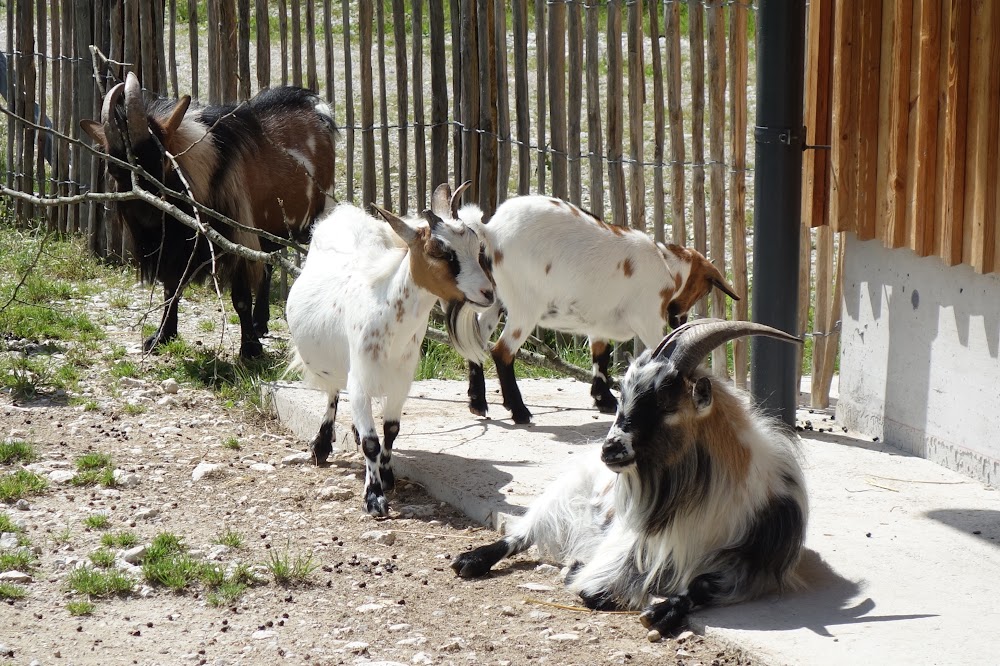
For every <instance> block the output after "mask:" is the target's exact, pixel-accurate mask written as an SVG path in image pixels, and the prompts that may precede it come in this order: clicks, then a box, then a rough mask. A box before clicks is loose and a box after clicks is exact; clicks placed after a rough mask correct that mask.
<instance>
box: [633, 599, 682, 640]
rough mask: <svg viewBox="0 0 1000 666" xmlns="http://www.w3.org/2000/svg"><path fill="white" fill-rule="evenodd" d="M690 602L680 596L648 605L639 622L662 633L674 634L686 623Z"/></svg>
mask: <svg viewBox="0 0 1000 666" xmlns="http://www.w3.org/2000/svg"><path fill="white" fill-rule="evenodd" d="M690 609H691V608H690V603H686V602H685V600H684V599H682V598H680V597H670V598H669V599H667V600H666V601H661V602H660V603H657V604H653V605H652V606H648V607H647V608H646V610H644V611H642V613H641V614H640V615H639V622H641V623H642V626H644V627H645V628H646V629H656V630H657V631H658V632H660V633H661V634H664V635H666V634H674V633H676V632H677V630H678V629H680V628H681V627H682V626H683V625H684V621H685V620H686V619H687V614H688V611H690Z"/></svg>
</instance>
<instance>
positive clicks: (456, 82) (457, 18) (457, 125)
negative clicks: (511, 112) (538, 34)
mask: <svg viewBox="0 0 1000 666" xmlns="http://www.w3.org/2000/svg"><path fill="white" fill-rule="evenodd" d="M448 5H449V7H450V8H451V101H452V106H451V119H452V127H453V130H452V133H451V143H452V154H453V156H454V162H453V163H452V173H454V175H455V180H456V181H457V182H459V183H460V182H462V181H463V180H464V179H465V177H466V176H465V175H464V174H463V167H462V165H463V161H464V157H463V153H462V150H463V149H464V145H463V140H462V139H463V135H464V129H463V127H462V100H463V97H462V89H463V87H464V83H465V82H464V80H463V74H464V69H463V64H464V61H463V49H464V48H465V45H464V43H463V40H462V2H461V1H460V0H454V1H453V2H449V3H448ZM449 180H450V179H449ZM437 185H440V183H437V184H435V185H433V186H434V187H437Z"/></svg>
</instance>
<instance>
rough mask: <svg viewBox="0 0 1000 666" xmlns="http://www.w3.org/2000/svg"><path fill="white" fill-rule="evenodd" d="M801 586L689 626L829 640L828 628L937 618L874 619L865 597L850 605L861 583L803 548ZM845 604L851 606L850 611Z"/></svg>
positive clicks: (711, 612)
mask: <svg viewBox="0 0 1000 666" xmlns="http://www.w3.org/2000/svg"><path fill="white" fill-rule="evenodd" d="M798 573H799V575H800V576H801V578H802V580H803V583H804V586H803V588H802V589H800V590H797V591H791V592H786V593H785V594H782V595H780V596H771V597H767V598H764V599H758V600H756V601H750V602H747V603H744V604H737V605H735V606H728V607H724V608H718V609H710V610H707V611H704V612H702V613H698V614H697V616H696V617H695V618H694V619H693V622H692V624H693V625H694V626H695V628H696V629H698V630H703V626H699V625H709V626H715V627H725V628H729V629H749V630H756V631H790V630H795V629H808V630H810V631H812V632H814V633H815V634H817V635H819V636H829V637H832V636H833V634H831V633H830V627H835V626H838V625H849V624H864V623H869V622H899V621H903V620H919V619H922V618H929V617H937V615H936V614H931V613H914V614H907V615H874V614H872V611H874V610H875V606H876V604H875V601H874V600H873V599H871V598H870V597H866V598H865V599H863V600H861V601H857V602H854V603H852V600H854V599H855V598H856V597H857V596H858V595H859V594H860V593H861V592H862V590H863V583H862V582H855V581H852V580H849V579H847V578H844V577H843V576H841V575H840V574H838V573H837V572H836V571H834V570H833V568H832V567H830V565H829V564H827V563H826V562H825V561H824V560H823V558H822V557H821V556H820V555H819V554H818V553H817V552H816V551H814V550H810V549H808V548H806V549H805V550H804V552H803V554H802V561H801V562H800V564H799V570H798ZM849 604H850V605H849Z"/></svg>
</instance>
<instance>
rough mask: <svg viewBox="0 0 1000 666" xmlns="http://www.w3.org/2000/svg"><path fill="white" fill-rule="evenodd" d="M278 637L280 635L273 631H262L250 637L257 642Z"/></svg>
mask: <svg viewBox="0 0 1000 666" xmlns="http://www.w3.org/2000/svg"><path fill="white" fill-rule="evenodd" d="M277 635H278V632H277V631H272V630H270V629H261V630H259V631H255V632H253V634H251V635H250V638H252V639H254V640H255V641H262V640H265V639H267V638H274V637H275V636H277Z"/></svg>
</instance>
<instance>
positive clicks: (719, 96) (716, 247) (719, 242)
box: [707, 0, 729, 377]
mask: <svg viewBox="0 0 1000 666" xmlns="http://www.w3.org/2000/svg"><path fill="white" fill-rule="evenodd" d="M707 24H708V105H709V116H708V121H709V126H708V151H709V157H710V159H711V160H712V163H711V166H710V167H709V179H710V180H709V187H710V189H709V215H710V220H709V222H710V240H711V260H712V263H713V264H715V267H716V268H718V269H719V271H721V272H722V274H723V275H725V274H726V184H725V183H726V166H725V161H726V136H725V129H726V28H725V17H724V16H723V5H722V0H718V1H717V2H714V3H713V4H711V5H710V6H709V7H708V21H707ZM725 299H726V297H725V295H724V294H723V293H722V292H721V291H719V290H718V289H713V290H712V294H711V302H712V316H713V317H718V318H719V319H725V318H726V300H725ZM712 373H713V374H715V375H716V376H719V377H728V376H729V368H728V367H726V346H725V345H723V346H720V347H716V348H715V349H713V350H712Z"/></svg>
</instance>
